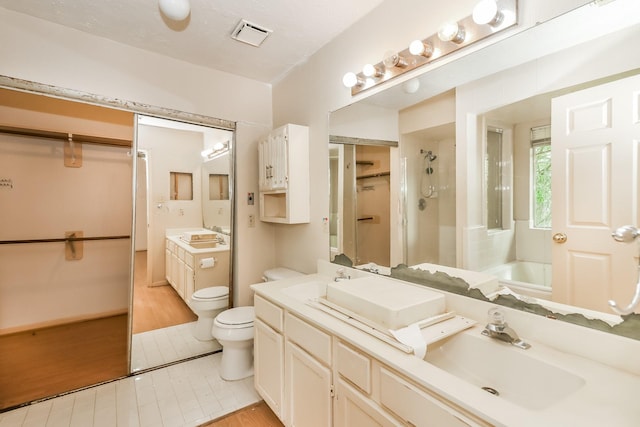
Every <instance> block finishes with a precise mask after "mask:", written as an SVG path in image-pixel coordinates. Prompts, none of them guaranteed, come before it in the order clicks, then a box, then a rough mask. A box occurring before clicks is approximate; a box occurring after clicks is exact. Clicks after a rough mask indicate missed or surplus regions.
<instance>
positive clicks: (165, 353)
mask: <svg viewBox="0 0 640 427" xmlns="http://www.w3.org/2000/svg"><path fill="white" fill-rule="evenodd" d="M195 324H196V322H190V323H185V324H182V325H177V326H171V327H168V328H163V329H156V330H154V331H149V332H142V333H139V334H134V335H133V338H132V340H131V371H132V372H137V371H141V370H144V369H147V368H152V367H155V366H162V365H166V364H167V363H172V362H176V361H178V360H184V359H188V358H190V357H192V356H197V355H200V354H205V353H212V352H214V351H217V350H220V349H221V348H222V346H221V345H220V344H219V343H218V341H215V340H212V341H198V340H197V339H195V338H194V337H193V329H194V328H195Z"/></svg>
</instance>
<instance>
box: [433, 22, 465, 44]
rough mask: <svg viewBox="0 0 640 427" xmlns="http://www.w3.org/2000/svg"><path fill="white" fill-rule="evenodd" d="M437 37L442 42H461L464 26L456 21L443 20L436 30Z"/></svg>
mask: <svg viewBox="0 0 640 427" xmlns="http://www.w3.org/2000/svg"><path fill="white" fill-rule="evenodd" d="M438 38H439V39H440V40H442V41H443V42H454V43H462V42H463V41H464V28H463V27H461V26H460V25H458V23H457V22H445V23H444V24H443V25H442V26H441V27H440V30H438Z"/></svg>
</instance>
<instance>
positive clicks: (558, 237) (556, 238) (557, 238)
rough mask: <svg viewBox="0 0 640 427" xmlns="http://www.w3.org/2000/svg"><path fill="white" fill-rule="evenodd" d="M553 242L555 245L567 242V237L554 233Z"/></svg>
mask: <svg viewBox="0 0 640 427" xmlns="http://www.w3.org/2000/svg"><path fill="white" fill-rule="evenodd" d="M553 241H554V242H555V243H564V242H566V241H567V235H566V234H564V233H556V234H554V235H553Z"/></svg>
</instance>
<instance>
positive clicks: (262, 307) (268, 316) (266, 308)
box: [253, 295, 284, 332]
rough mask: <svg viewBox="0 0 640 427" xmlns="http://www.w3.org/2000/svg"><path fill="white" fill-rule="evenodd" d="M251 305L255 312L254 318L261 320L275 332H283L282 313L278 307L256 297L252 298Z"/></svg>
mask: <svg viewBox="0 0 640 427" xmlns="http://www.w3.org/2000/svg"><path fill="white" fill-rule="evenodd" d="M253 305H254V308H255V310H256V317H258V318H260V319H262V321H263V322H264V323H266V324H267V325H269V326H271V327H272V328H273V329H275V330H276V331H278V332H282V331H283V329H284V324H283V323H284V322H283V315H284V311H283V310H282V309H281V308H280V307H278V306H277V305H275V304H273V303H271V302H269V301H267V300H266V299H264V298H262V297H260V296H258V295H256V296H254V298H253Z"/></svg>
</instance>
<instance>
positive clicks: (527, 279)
mask: <svg viewBox="0 0 640 427" xmlns="http://www.w3.org/2000/svg"><path fill="white" fill-rule="evenodd" d="M484 273H487V274H491V275H493V276H496V277H497V278H498V281H499V282H500V283H501V284H503V285H506V286H508V287H509V288H510V289H512V290H514V291H516V292H518V293H522V294H524V295H529V296H534V297H542V298H544V297H545V296H546V297H549V296H550V295H551V264H544V263H541V262H530V261H512V262H509V263H507V264H502V265H497V266H495V267H492V268H489V269H487V270H485V271H484Z"/></svg>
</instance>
